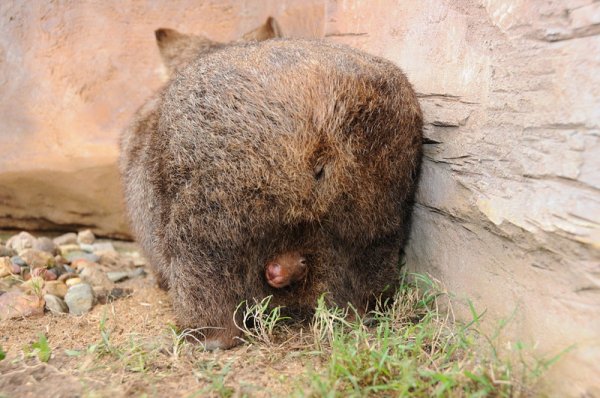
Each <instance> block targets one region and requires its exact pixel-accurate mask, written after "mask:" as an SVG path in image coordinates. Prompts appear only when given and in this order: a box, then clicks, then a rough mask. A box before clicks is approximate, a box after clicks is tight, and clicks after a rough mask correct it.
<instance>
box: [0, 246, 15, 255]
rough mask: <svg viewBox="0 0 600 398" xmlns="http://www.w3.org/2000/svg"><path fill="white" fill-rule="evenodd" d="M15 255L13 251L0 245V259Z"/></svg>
mask: <svg viewBox="0 0 600 398" xmlns="http://www.w3.org/2000/svg"><path fill="white" fill-rule="evenodd" d="M15 254H17V253H16V252H15V251H14V250H13V249H11V248H9V247H6V246H5V245H0V257H12V256H14V255H15Z"/></svg>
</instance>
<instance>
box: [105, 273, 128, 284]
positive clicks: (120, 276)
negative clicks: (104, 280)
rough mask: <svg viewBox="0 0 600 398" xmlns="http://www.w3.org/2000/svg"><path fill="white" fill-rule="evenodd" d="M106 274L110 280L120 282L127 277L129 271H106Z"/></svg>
mask: <svg viewBox="0 0 600 398" xmlns="http://www.w3.org/2000/svg"><path fill="white" fill-rule="evenodd" d="M106 276H107V277H108V279H110V280H111V281H112V282H120V281H123V280H125V279H127V278H129V272H126V271H114V272H107V273H106Z"/></svg>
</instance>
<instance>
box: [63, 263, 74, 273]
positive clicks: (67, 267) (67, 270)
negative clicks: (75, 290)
mask: <svg viewBox="0 0 600 398" xmlns="http://www.w3.org/2000/svg"><path fill="white" fill-rule="evenodd" d="M63 268H64V269H65V272H66V273H75V270H74V269H73V268H71V267H69V266H68V265H66V264H65V265H63Z"/></svg>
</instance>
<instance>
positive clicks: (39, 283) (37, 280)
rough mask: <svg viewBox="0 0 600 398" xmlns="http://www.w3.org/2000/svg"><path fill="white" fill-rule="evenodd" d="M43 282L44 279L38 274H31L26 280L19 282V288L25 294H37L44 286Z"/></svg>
mask: <svg viewBox="0 0 600 398" xmlns="http://www.w3.org/2000/svg"><path fill="white" fill-rule="evenodd" d="M44 285H45V282H44V279H43V278H41V277H39V276H32V277H31V278H30V279H28V280H27V281H25V282H23V283H21V284H20V285H19V289H21V290H22V291H23V292H25V293H27V294H35V295H39V294H40V293H41V292H42V289H43V288H44Z"/></svg>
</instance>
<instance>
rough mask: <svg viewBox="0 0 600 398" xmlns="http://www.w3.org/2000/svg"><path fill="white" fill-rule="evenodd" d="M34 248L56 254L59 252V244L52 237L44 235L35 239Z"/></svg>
mask: <svg viewBox="0 0 600 398" xmlns="http://www.w3.org/2000/svg"><path fill="white" fill-rule="evenodd" d="M33 248H34V249H36V250H40V251H43V252H46V253H50V254H52V255H53V256H55V255H56V254H57V253H58V245H57V244H56V243H54V242H53V241H52V239H50V238H47V237H45V236H42V237H40V238H37V239H36V240H35V243H34V244H33Z"/></svg>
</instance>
